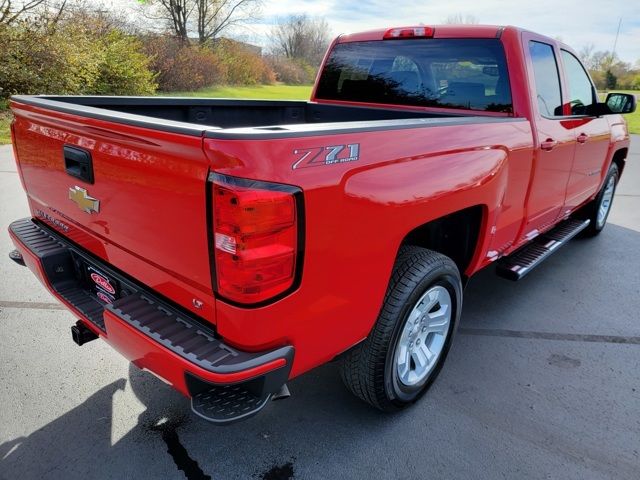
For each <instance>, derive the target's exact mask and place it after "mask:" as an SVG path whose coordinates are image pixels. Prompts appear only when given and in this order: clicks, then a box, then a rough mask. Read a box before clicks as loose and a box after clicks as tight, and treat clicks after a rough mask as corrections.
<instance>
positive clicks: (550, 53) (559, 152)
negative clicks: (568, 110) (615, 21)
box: [523, 33, 576, 238]
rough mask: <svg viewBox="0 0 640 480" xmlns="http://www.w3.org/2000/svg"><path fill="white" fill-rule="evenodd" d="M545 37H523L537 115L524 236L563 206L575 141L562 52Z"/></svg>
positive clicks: (546, 223)
mask: <svg viewBox="0 0 640 480" xmlns="http://www.w3.org/2000/svg"><path fill="white" fill-rule="evenodd" d="M547 42H548V40H546V39H545V38H544V37H538V36H537V35H535V34H532V33H525V34H523V46H524V51H525V52H526V53H527V57H528V58H527V66H528V78H529V86H530V87H529V88H530V95H531V98H532V99H533V101H532V103H533V105H532V107H533V112H534V118H533V120H534V122H533V123H534V126H535V129H534V132H533V137H534V143H535V149H534V155H535V158H534V171H533V176H532V183H531V186H530V191H529V198H528V202H527V206H526V209H527V224H526V227H525V229H524V232H523V233H524V236H525V237H528V238H533V237H535V236H536V235H537V234H538V233H539V232H540V231H544V230H545V229H547V228H548V227H549V226H550V225H552V224H553V223H554V222H555V221H556V219H557V218H558V216H559V215H560V212H561V210H562V207H563V205H564V200H565V195H566V188H567V182H568V181H569V177H570V175H571V167H572V163H573V156H574V151H575V148H576V138H575V134H574V132H573V130H572V129H568V128H566V126H565V125H563V120H565V118H564V115H563V97H562V86H561V85H562V84H561V76H560V68H559V61H558V58H559V53H560V52H559V51H558V49H557V48H556V47H555V46H554V45H552V44H550V43H547Z"/></svg>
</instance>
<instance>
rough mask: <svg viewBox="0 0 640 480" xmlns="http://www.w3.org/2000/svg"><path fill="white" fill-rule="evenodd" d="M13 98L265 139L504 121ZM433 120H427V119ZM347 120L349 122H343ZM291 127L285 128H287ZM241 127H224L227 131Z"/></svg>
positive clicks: (189, 102)
mask: <svg viewBox="0 0 640 480" xmlns="http://www.w3.org/2000/svg"><path fill="white" fill-rule="evenodd" d="M12 98H13V100H14V101H16V102H20V103H25V104H27V105H33V106H36V107H41V108H46V109H49V110H54V111H58V112H62V113H70V114H76V115H80V116H83V117H88V118H95V119H98V120H107V121H114V122H117V123H123V124H126V125H131V126H137V127H146V128H153V129H155V130H162V131H169V132H174V133H181V134H186V135H194V136H202V135H204V134H205V132H207V133H206V136H207V137H211V138H230V136H231V137H233V136H235V135H237V134H248V133H251V134H254V135H258V136H260V137H262V138H274V137H282V136H295V135H300V134H303V135H309V134H311V133H313V132H316V133H318V134H328V133H337V132H340V133H347V132H349V131H354V130H372V129H394V128H415V127H417V126H421V125H434V124H435V125H442V124H447V125H450V124H452V123H454V122H455V123H477V122H478V121H483V122H484V121H487V122H491V121H493V122H500V121H504V120H505V119H509V118H508V117H495V116H489V115H487V114H481V115H473V114H469V113H455V114H452V113H437V112H433V111H425V110H424V109H416V110H409V109H406V108H393V107H385V108H374V107H359V106H352V105H337V104H323V103H315V102H306V101H292V100H230V99H209V98H183V97H111V96H47V95H37V96H28V95H17V96H14V97H12ZM427 119H428V120H429V121H428V122H426V121H425V120H427ZM341 124H347V125H341ZM284 125H286V126H287V127H286V128H284V127H283V126H284ZM232 129H233V130H237V129H242V130H239V131H233V132H229V131H225V130H232Z"/></svg>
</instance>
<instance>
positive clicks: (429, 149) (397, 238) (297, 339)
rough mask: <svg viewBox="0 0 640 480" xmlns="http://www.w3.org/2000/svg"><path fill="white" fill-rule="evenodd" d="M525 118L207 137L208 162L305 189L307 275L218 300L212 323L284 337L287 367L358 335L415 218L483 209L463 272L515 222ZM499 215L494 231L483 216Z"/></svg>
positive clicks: (523, 170)
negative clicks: (268, 298) (338, 150)
mask: <svg viewBox="0 0 640 480" xmlns="http://www.w3.org/2000/svg"><path fill="white" fill-rule="evenodd" d="M356 143H357V144H359V145H360V152H359V159H358V160H357V161H352V162H346V163H336V164H331V165H324V164H322V165H318V166H307V167H305V168H296V169H293V168H292V166H293V164H294V163H296V161H297V160H298V159H299V157H300V154H299V153H298V154H295V153H294V151H300V150H304V149H309V148H317V147H322V146H334V145H348V144H356ZM531 148H532V136H531V128H530V124H529V122H527V121H521V120H514V121H505V122H500V123H492V124H486V123H482V120H480V121H479V123H477V124H467V125H457V126H456V125H453V126H437V127H427V128H411V129H400V130H389V131H369V132H359V133H345V134H335V135H328V136H305V137H299V138H281V139H269V140H257V139H254V140H252V139H249V138H244V139H242V140H222V139H215V138H212V139H206V140H205V152H206V153H207V155H208V156H209V159H210V161H211V165H212V170H213V171H216V172H219V173H224V174H228V175H235V176H238V177H245V178H253V179H257V180H268V181H276V182H281V183H286V184H290V185H295V186H298V187H301V188H302V189H303V192H304V201H305V212H304V214H305V217H306V232H305V234H306V235H305V236H306V245H305V249H306V250H305V254H304V268H303V274H302V282H301V284H300V287H299V289H298V290H297V291H295V292H293V293H292V294H291V295H289V296H288V297H285V298H283V299H281V300H279V301H278V302H276V303H274V304H272V305H269V306H265V307H261V308H255V309H245V308H239V307H235V306H231V305H229V304H227V303H225V302H223V301H220V300H218V302H217V306H216V310H217V326H218V331H219V332H220V334H221V335H222V336H223V337H224V338H225V339H228V340H230V341H231V342H232V343H234V341H241V342H242V343H244V342H248V345H244V346H245V347H246V346H250V347H256V348H257V347H264V346H270V345H271V344H279V343H291V344H293V345H295V347H296V357H295V363H294V367H293V371H292V373H293V375H297V374H299V373H302V372H303V371H306V370H308V369H310V368H312V367H314V366H316V365H319V364H321V363H323V362H325V361H328V360H330V359H331V358H333V357H334V356H335V355H336V354H338V353H340V352H342V351H344V350H346V349H348V348H349V347H351V346H352V345H354V344H355V343H357V342H358V341H360V340H361V339H363V338H365V337H366V336H367V334H368V332H369V331H370V329H371V328H372V326H373V324H374V322H375V320H376V318H377V315H378V312H379V310H380V307H381V305H382V301H383V297H384V293H385V290H386V288H387V283H388V280H389V278H390V274H391V270H392V267H393V263H394V261H395V257H396V254H397V252H398V249H399V247H400V244H401V243H402V240H403V239H404V237H405V236H406V235H407V234H408V233H409V232H410V231H411V230H412V229H414V228H416V227H417V226H420V225H422V224H424V223H426V222H429V221H430V220H433V219H436V218H439V217H441V216H444V215H446V214H448V213H452V212H455V211H458V210H461V209H463V208H467V207H471V206H476V205H481V206H482V207H483V211H484V212H485V219H484V222H483V225H485V228H484V229H483V231H482V232H481V234H480V243H479V247H478V251H477V252H476V256H475V259H474V261H473V264H472V265H470V266H469V267H468V269H467V272H466V273H467V274H470V273H472V272H474V271H475V270H477V269H478V268H480V267H481V266H482V265H485V264H487V263H488V262H489V259H487V255H486V253H487V252H488V251H490V250H491V249H493V248H497V247H496V246H500V245H504V244H507V243H508V241H509V239H511V240H512V239H513V238H515V236H516V233H517V231H518V230H519V229H520V227H521V222H522V213H523V210H522V209H523V203H524V198H525V194H526V188H527V185H528V180H529V173H530V168H531V160H532V159H531V155H532V153H531ZM494 225H495V226H496V229H495V231H493V230H492V229H491V228H490V226H494Z"/></svg>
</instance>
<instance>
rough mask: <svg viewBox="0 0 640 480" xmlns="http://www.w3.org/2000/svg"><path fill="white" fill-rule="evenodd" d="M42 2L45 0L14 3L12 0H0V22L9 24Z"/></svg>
mask: <svg viewBox="0 0 640 480" xmlns="http://www.w3.org/2000/svg"><path fill="white" fill-rule="evenodd" d="M44 2H45V0H28V1H23V2H16V3H14V2H13V0H0V24H4V25H9V24H10V23H12V22H14V21H16V20H17V19H18V18H20V17H21V16H22V15H24V14H25V13H27V12H28V11H30V10H33V9H34V8H36V7H38V6H40V5H41V4H43V3H44Z"/></svg>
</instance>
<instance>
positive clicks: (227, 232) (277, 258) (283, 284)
mask: <svg viewBox="0 0 640 480" xmlns="http://www.w3.org/2000/svg"><path fill="white" fill-rule="evenodd" d="M210 180H212V182H213V195H212V197H213V222H212V225H213V238H212V242H213V251H214V252H215V253H214V255H215V276H216V283H217V291H218V294H220V295H221V296H222V297H224V298H225V299H228V300H231V301H234V302H238V303H243V304H254V303H261V302H264V301H267V300H270V299H273V298H274V297H277V296H278V295H280V294H283V293H285V292H287V291H288V290H289V289H290V288H292V287H293V286H294V283H295V281H296V272H297V270H298V267H299V265H298V262H300V261H301V255H299V253H300V252H301V250H302V245H301V241H302V240H301V239H302V236H301V235H300V233H301V232H300V229H301V221H300V218H301V215H302V212H301V211H300V210H301V206H302V192H301V191H300V189H298V188H296V187H291V186H289V185H281V184H276V183H267V182H257V181H253V180H246V179H240V178H236V177H229V176H226V175H218V174H212V175H211V177H210ZM302 233H303V232H302Z"/></svg>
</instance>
